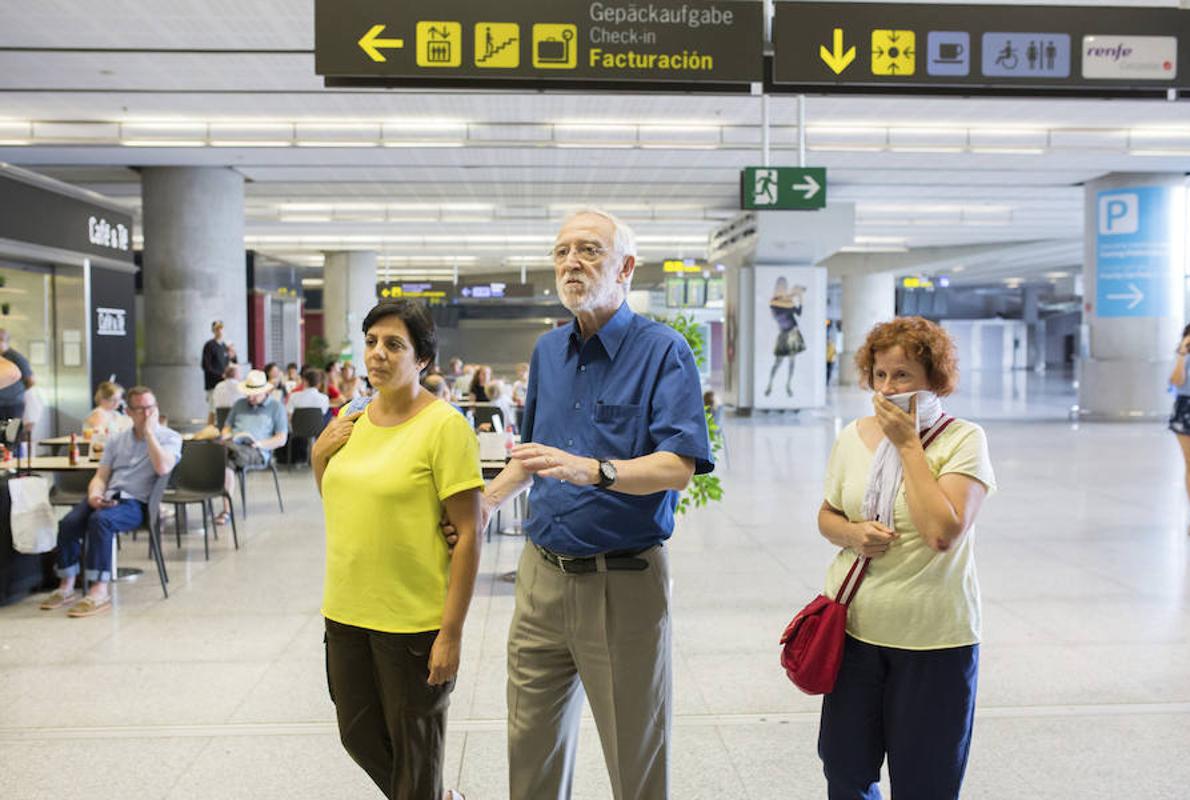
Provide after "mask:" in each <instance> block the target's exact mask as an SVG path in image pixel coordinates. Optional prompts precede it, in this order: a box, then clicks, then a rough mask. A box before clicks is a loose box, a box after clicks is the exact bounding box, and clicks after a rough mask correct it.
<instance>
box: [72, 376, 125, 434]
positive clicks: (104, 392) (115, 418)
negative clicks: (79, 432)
mask: <svg viewBox="0 0 1190 800" xmlns="http://www.w3.org/2000/svg"><path fill="white" fill-rule="evenodd" d="M123 403H124V387H123V386H121V385H120V384H118V383H113V382H112V381H100V383H99V386H98V387H97V388H96V389H95V408H93V409H91V413H90V414H88V415H87V418H86V419H84V420H83V428H84V429H86V428H90V429H91V430H92V431H95V432H96V433H101V434H107V435H108V436H111V435H112V434H114V433H119V432H120V431H124V430H127V429H128V428H131V427H132V420H131V419H129V418H128V417H126V416H125V415H124V414H123V413H121V411H120V406H121V405H122V404H123Z"/></svg>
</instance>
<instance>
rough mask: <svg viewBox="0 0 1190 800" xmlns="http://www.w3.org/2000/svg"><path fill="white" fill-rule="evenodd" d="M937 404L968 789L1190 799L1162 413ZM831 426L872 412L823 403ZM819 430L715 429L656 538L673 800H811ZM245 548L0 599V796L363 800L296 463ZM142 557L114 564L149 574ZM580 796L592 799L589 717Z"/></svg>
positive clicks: (482, 638) (1037, 400) (1178, 565)
mask: <svg viewBox="0 0 1190 800" xmlns="http://www.w3.org/2000/svg"><path fill="white" fill-rule="evenodd" d="M968 384H970V388H968V390H967V393H966V394H964V395H962V396H960V397H958V398H956V399H955V400H954V402H953V403H952V404H951V407H952V408H953V409H954V410H955V411H956V412H958V413H960V414H965V415H969V416H971V417H974V418H978V419H981V420H982V421H983V422H984V424H985V427H986V429H987V431H988V435H989V439H990V442H991V448H992V456H993V459H994V463H995V466H996V469H997V473H998V477H999V481H1000V493H999V494H998V495H997V496H996V497H995V498H993V499H992V500H990V501H989V502H988V503H987V505H986V506H985V509H984V513H983V516H982V518H981V519H980V522H979V525H978V532H977V536H978V548H977V551H978V562H979V570H980V576H981V581H982V587H983V596H984V601H985V638H984V646H983V660H982V668H981V675H980V695H979V711H978V714H977V724H976V734H975V740H974V744H973V749H972V755H971V763H970V768H969V771H968V778H967V783H966V789H965V792H964V797H969V798H994V799H995V800H1004V799H1005V798H1046V799H1047V800H1049V799H1050V798H1107V799H1110V800H1121V799H1123V798H1128V799H1131V798H1145V800H1158V799H1159V798H1185V797H1187V796H1188V795H1187V790H1186V788H1185V787H1186V786H1188V785H1190V760H1188V759H1186V758H1185V753H1186V752H1187V749H1188V748H1190V668H1188V667H1187V664H1190V582H1188V581H1187V574H1186V573H1187V559H1188V552H1190V550H1188V546H1190V537H1188V536H1187V527H1186V524H1187V514H1186V507H1187V502H1186V499H1185V498H1184V497H1183V494H1182V492H1183V490H1182V484H1181V468H1182V467H1181V459H1180V456H1179V453H1178V451H1177V447H1176V445H1175V443H1174V441H1173V440H1172V436H1171V435H1170V434H1168V433H1167V432H1166V431H1165V430H1164V426H1163V425H1161V424H1159V423H1134V424H1118V425H1106V424H1094V425H1092V424H1085V423H1084V424H1081V425H1078V426H1072V425H1071V424H1070V423H1069V422H1067V411H1068V409H1069V407H1070V405H1071V404H1072V403H1073V402H1074V395H1073V392H1072V391H1071V389H1070V388H1069V386H1068V385H1066V384H1065V383H1063V381H1062V380H1061V379H1060V378H1053V377H1051V378H1046V379H1043V380H1039V379H1038V378H1037V377H1036V376H1015V377H1013V378H1011V379H1008V380H1005V379H1002V378H1001V377H1000V376H984V377H983V378H981V379H979V380H975V379H971V380H969V381H968ZM832 402H833V404H834V405H833V408H835V409H840V410H841V413H844V414H847V415H853V414H857V413H862V412H863V410H864V408H865V402H866V400H865V398H864V396H863V395H861V394H860V393H858V392H856V391H854V390H841V391H835V390H832ZM839 424H840V420H839V419H836V417H835V416H834V412H833V411H831V412H829V413H823V414H815V413H808V412H803V413H802V414H800V415H793V414H785V415H781V414H758V415H757V416H755V417H753V418H751V419H732V418H729V419H728V436H729V448H730V449H729V453H728V455H729V458H730V460H729V463H726V464H724V465H723V469H722V473H721V474H722V476H723V480H724V484H725V487H726V490H727V494H726V498H725V500H724V502H723V503H721V504H719V505H717V506H715V507H713V508H709V509H704V510H700V511H696V512H694V513H692V514H690V515H689V516H688V517H687V518H685V519H683V520H681V522H680V523H679V528H678V531H677V533H676V535H675V536H674V539H673V540H672V542H671V555H672V573H673V578H674V586H673V596H674V603H673V614H674V624H675V653H674V657H675V665H676V670H675V671H676V693H677V699H676V715H675V729H674V744H673V753H674V759H673V761H674V791H673V797H674V798H675V799H676V800H694V798H707V800H731V799H733V798H741V799H742V798H761V797H764V798H770V797H771V798H817V797H823V796H824V783H823V780H822V778H821V769H820V766H819V763H818V760H817V757H816V755H815V736H816V730H817V709H818V703H819V701H818V700H816V699H814V698H810V697H806V696H804V695H801V694H800V693H798V692H797V691H796V690H795V689H794V688H793V687H792V686H791V685H790V684H789V683H788V682H787V681H786V679H785V677H784V675H783V674H782V672H781V670H780V669H779V668H778V666H777V661H776V659H777V647H776V640H777V637H778V635H779V634H780V631H781V629H782V628H783V626H784V624H785V623H786V622H787V621H788V618H789V616H790V615H791V614H792V612H793V611H794V610H795V609H796V608H797V607H799V606H800V605H801V604H802V603H804V602H805V601H806V600H808V599H809V597H810V596H811V595H812V594H813V593H814V592H816V591H817V588H818V586H819V583H820V582H821V579H822V575H823V571H824V569H825V566H826V564H827V562H828V561H829V559H830V556H831V548H830V547H829V546H828V545H826V544H825V543H824V542H823V541H822V540H821V539H820V537H819V536H818V534H817V533H816V532H815V529H814V515H815V510H816V508H817V506H818V502H819V491H820V485H821V477H822V469H823V465H824V463H825V460H826V456H827V453H828V451H829V447H830V443H831V441H832V439H833V437H834V434H835V431H836V430H837V427H838V425H839ZM254 478H255V479H257V482H256V483H255V484H254V486H253V488H252V490H251V495H252V498H253V499H252V501H251V511H252V516H251V518H250V519H249V521H248V524H247V525H246V526H245V527H244V528H241V540H242V548H241V550H240V551H239V552H235V551H233V550H232V549H231V544H230V541H228V539H227V538H226V537H225V538H224V539H221V540H220V542H219V543H218V544H217V545H216V546H215V547H214V549H213V552H212V557H211V561H210V562H204V561H203V560H202V541H201V538H200V537H199V536H196V535H193V534H191V535H190V536H188V537H187V538H186V539H185V540H184V541H183V545H184V547H183V549H182V550H180V551H179V550H178V549H177V548H176V547H175V546H174V544H173V543H172V540H170V541H167V544H166V553H167V556H168V558H169V566H170V570H171V575H172V576H173V583H172V585H171V587H172V588H171V596H170V598H169V599H168V600H163V599H162V598H161V593H160V589H159V587H158V586H157V584H156V582H155V580H154V579H153V573H152V572H151V571H150V572H149V573H148V574H147V576H146V577H145V578H144V579H142V580H141V581H139V582H137V583H133V584H127V585H121V586H120V587H119V589H118V608H117V609H116V611H115V612H114V613H112V614H111V615H108V616H104V617H100V618H96V619H90V620H72V619H67V618H66V617H65V615H64V614H63V613H62V612H54V613H44V612H40V611H38V610H37V606H36V601H37V598H35V597H30V598H29V599H28V600H26V601H25V602H22V603H19V604H16V605H13V606H9V607H6V608H2V609H0V797H2V798H5V800H24V799H25V798H44V797H52V796H57V795H64V794H67V793H72V794H77V793H79V792H80V791H82V792H93V791H95V790H96V789H97V788H100V787H101V791H102V793H103V794H104V795H106V796H108V797H135V798H191V797H193V798H204V799H205V798H286V799H287V800H289V799H291V798H292V799H293V800H300V799H301V798H371V797H376V796H378V794H377V793H376V792H375V790H374V789H373V788H372V786H371V784H370V783H369V782H368V781H367V780H366V778H365V777H364V776H363V773H362V772H360V771H359V770H358V769H357V768H356V767H355V765H354V764H353V763H352V762H351V761H350V760H349V759H348V758H347V756H346V755H345V754H344V753H343V752H342V750H341V748H340V746H339V743H338V740H337V734H336V731H335V727H334V723H333V716H332V709H331V705H330V702H329V700H328V699H327V694H326V684H325V678H324V674H323V657H322V640H321V634H320V620H319V617H318V604H319V596H320V589H321V572H322V526H321V522H320V519H321V511H320V506H319V503H318V500H317V497H316V495H315V493H314V490H313V485H312V482H311V480H310V478H309V476H308V475H307V474H305V473H295V474H294V475H292V476H289V475H283V478H282V480H283V485H284V491H285V497H286V503H287V508H289V511H288V513H287V514H286V515H285V516H284V517H282V516H281V515H280V514H278V513H277V511H276V507H275V505H273V504H271V503H270V500H269V498H270V494H271V492H270V489H271V487H269V486H267V485H266V482H267V478H266V477H263V476H254ZM521 547H522V541H521V540H520V539H519V538H515V537H505V536H498V537H496V538H495V539H494V540H493V541H492V543H491V544H490V545H488V546H487V547H486V548H485V550H484V555H483V564H482V575H481V583H480V586H479V590H478V594H477V596H476V598H475V602H474V605H473V607H472V610H471V615H470V618H469V620H468V625H467V631H466V638H465V641H464V651H465V656H464V663H463V667H462V673H461V677H460V681H459V684H458V688H457V690H456V693H455V695H454V700H453V703H454V704H453V707H452V716H451V723H450V730H449V753H448V759H447V770H448V775H449V776H450V779H451V782H452V783H454V784H455V785H457V786H458V787H459V788H460V789H462V790H464V791H465V792H466V793H467V796H468V798H470V800H487V799H494V798H502V797H505V796H506V795H507V791H506V789H505V776H506V774H507V767H506V765H505V747H504V726H503V714H504V688H503V684H504V655H503V654H504V636H505V633H506V630H507V626H508V621H509V618H510V615H511V611H512V586H511V585H510V584H507V583H504V582H502V581H501V580H500V579H499V575H500V574H501V573H502V572H505V571H507V570H510V569H512V568H513V566H514V565H515V562H516V558H517V556H518V554H519V551H520V548H521ZM144 556H145V544H144V542H143V540H142V541H141V542H140V543H136V544H131V545H126V546H125V548H124V550H123V553H122V559H123V561H122V563H124V564H125V565H138V566H144V567H147V568H150V569H151V565H150V564H149V563H148V562H147V561H146V560H145V558H144ZM574 796H575V797H576V798H592V799H595V798H598V799H599V800H605V799H606V798H610V796H611V795H610V792H609V790H608V788H607V782H606V778H605V777H604V774H603V765H602V758H601V755H600V751H599V746H598V741H597V738H596V736H595V733H594V729H593V727H591V726H590V725H589V724H588V725H586V726H585V727H584V730H583V736H582V742H581V745H580V759H579V767H578V775H577V779H576V786H575V795H574Z"/></svg>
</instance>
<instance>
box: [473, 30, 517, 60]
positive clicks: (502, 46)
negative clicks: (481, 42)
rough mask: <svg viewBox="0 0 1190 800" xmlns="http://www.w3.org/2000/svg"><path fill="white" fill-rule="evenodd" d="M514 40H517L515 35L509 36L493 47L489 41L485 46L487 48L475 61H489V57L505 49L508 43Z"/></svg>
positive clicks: (512, 42) (514, 42)
mask: <svg viewBox="0 0 1190 800" xmlns="http://www.w3.org/2000/svg"><path fill="white" fill-rule="evenodd" d="M516 41H517V37H516V36H510V37H509V38H507V39H505V40H504V41H502V42H500V44H498V45H496V46H495V47H492V46H491V44H490V43H489V44H488V46H487V49H486V50H485V51H484V54H483V55H482V56H480V57H479V58H477V59H476V61H477V62H479V63H483V62H484V61H490V60H491V59H493V58H495V57H496V56H497V55H499V53H500V51H501V50H505V49H507V48H508V47H509V46H510V45H513V44H516Z"/></svg>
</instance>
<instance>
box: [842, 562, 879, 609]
mask: <svg viewBox="0 0 1190 800" xmlns="http://www.w3.org/2000/svg"><path fill="white" fill-rule="evenodd" d="M871 562H872V559H870V558H868V557H867V556H856V557H855V561H854V562H853V563H852V564H851V569H849V570H847V577H846V578H844V579H843V584H842V585H841V586H840V587H839V592H838V594H836V595H835V602H836V603H841V604H843V605H844V606H849V605H851V601H852V600H854V599H855V593H856V592H858V591H859V585H860V584H861V583H863V581H864V575H867V574H868V564H870V563H871ZM857 567H858V568H859V572H858V573H857V572H856V568H857Z"/></svg>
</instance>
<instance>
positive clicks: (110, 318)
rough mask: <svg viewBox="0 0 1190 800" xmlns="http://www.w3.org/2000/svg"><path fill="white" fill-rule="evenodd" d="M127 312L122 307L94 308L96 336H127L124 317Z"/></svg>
mask: <svg viewBox="0 0 1190 800" xmlns="http://www.w3.org/2000/svg"><path fill="white" fill-rule="evenodd" d="M127 313H128V312H126V311H125V310H124V309H122V308H98V307H97V308H96V309H95V334H96V335H97V336H127V335H128V331H127V329H126V328H125V324H124V322H125V317H126V316H127Z"/></svg>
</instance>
